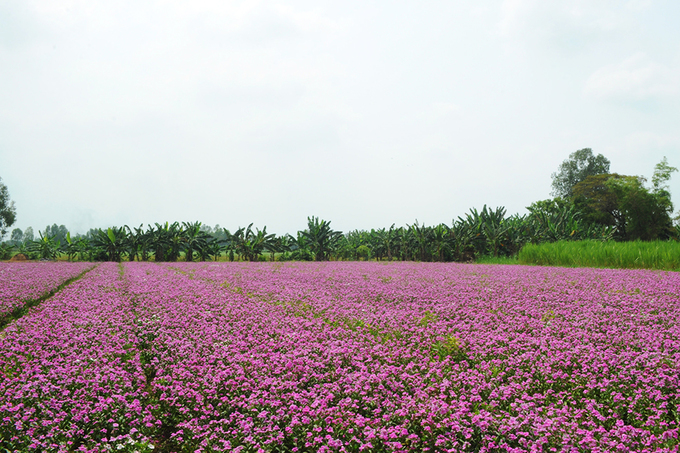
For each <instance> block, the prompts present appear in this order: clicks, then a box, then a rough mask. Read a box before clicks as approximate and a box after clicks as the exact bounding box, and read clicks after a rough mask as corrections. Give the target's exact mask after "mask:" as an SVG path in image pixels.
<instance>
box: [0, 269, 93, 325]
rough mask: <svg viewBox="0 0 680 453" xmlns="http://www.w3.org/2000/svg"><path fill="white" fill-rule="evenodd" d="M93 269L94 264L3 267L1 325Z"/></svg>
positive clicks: (0, 279)
mask: <svg viewBox="0 0 680 453" xmlns="http://www.w3.org/2000/svg"><path fill="white" fill-rule="evenodd" d="M90 267H92V264H90V263H57V262H39V263H23V262H17V263H0V322H1V321H2V320H3V319H4V318H5V317H6V316H8V315H10V314H11V313H12V312H13V311H14V310H17V309H20V308H21V307H23V306H24V305H25V304H26V303H27V302H31V301H34V300H36V299H39V298H41V297H45V296H46V295H48V294H49V293H50V292H51V291H54V290H56V289H57V288H58V287H59V285H61V284H63V283H64V282H66V281H67V280H69V279H71V278H74V277H76V276H78V275H79V274H81V273H82V272H84V271H85V270H87V269H88V268H90Z"/></svg>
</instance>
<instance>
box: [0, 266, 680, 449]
mask: <svg viewBox="0 0 680 453" xmlns="http://www.w3.org/2000/svg"><path fill="white" fill-rule="evenodd" d="M38 264H39V263H35V264H34V265H36V266H37V265H38ZM61 264H63V263H61ZM24 265H26V264H24ZM52 271H53V272H55V273H59V272H61V271H60V270H59V269H58V268H54V269H52ZM44 272H45V273H48V271H46V270H45V271H44ZM4 275H5V274H0V285H2V286H3V287H4V285H5V280H4V278H5V277H4ZM43 278H47V277H46V276H44V275H42V274H41V271H40V270H36V271H35V279H36V280H38V281H41V279H43ZM15 294H16V296H15V297H16V298H19V299H21V298H22V296H21V294H20V293H19V292H16V293H15ZM679 404H680V274H679V273H672V272H659V271H631V270H610V269H607V270H600V269H564V268H541V267H523V266H499V265H495V266H494V265H488V266H485V265H464V264H450V263H447V264H438V263H401V262H393V263H376V262H360V263H356V262H354V263H348V262H330V263H164V264H156V263H124V264H121V265H119V264H115V263H103V264H99V265H97V266H96V267H95V268H94V269H93V270H91V271H89V272H87V273H85V274H84V275H83V276H82V278H80V279H78V280H76V281H74V282H73V283H71V284H69V285H67V286H66V287H65V288H64V289H62V290H61V291H59V292H57V293H56V294H55V295H54V296H53V297H51V298H49V299H47V300H45V301H43V302H42V303H41V304H40V305H39V306H37V307H34V308H33V309H31V311H30V312H29V313H28V314H26V315H25V316H23V317H22V318H20V319H18V320H16V321H14V322H12V323H11V324H9V325H8V326H6V327H5V328H4V329H3V331H2V332H0V452H4V451H10V452H12V451H21V452H24V451H31V452H38V451H40V452H43V451H50V452H51V451H54V452H70V451H92V452H108V451H114V452H118V451H121V452H140V453H142V452H151V451H154V452H159V451H160V452H195V451H202V452H213V451H235V452H241V453H245V452H357V451H366V452H421V451H430V452H439V451H450V452H459V451H475V452H477V451H479V452H505V451H508V452H524V451H535V452H550V451H555V452H558V451H559V452H605V451H606V452H609V451H612V452H633V451H634V452H676V451H678V450H679V449H680V440H679V439H678V434H679V433H678V429H679V425H680V423H679V422H680V415H679V413H678V405H679Z"/></svg>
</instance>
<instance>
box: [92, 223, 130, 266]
mask: <svg viewBox="0 0 680 453" xmlns="http://www.w3.org/2000/svg"><path fill="white" fill-rule="evenodd" d="M127 239H128V234H127V231H125V228H124V227H111V228H107V229H106V231H104V230H96V233H95V235H94V238H93V239H92V243H93V245H94V246H95V247H96V248H99V249H101V250H102V251H103V254H104V259H105V260H106V261H120V260H121V259H122V256H123V254H124V253H125V250H126V249H127V246H128V244H127Z"/></svg>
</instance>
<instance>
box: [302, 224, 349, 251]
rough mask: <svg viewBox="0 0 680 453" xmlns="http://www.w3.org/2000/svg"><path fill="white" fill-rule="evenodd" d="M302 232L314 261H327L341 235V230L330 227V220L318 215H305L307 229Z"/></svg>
mask: <svg viewBox="0 0 680 453" xmlns="http://www.w3.org/2000/svg"><path fill="white" fill-rule="evenodd" d="M302 234H303V236H304V237H305V239H306V240H307V243H308V245H309V249H310V251H311V252H312V254H314V259H315V260H316V261H328V260H329V259H330V257H331V253H333V252H334V251H335V249H336V247H337V245H338V242H339V240H340V237H342V232H340V231H333V230H332V229H331V222H327V221H325V220H319V218H318V217H307V229H306V230H305V231H303V232H302Z"/></svg>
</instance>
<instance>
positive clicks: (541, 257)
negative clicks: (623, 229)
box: [518, 241, 680, 270]
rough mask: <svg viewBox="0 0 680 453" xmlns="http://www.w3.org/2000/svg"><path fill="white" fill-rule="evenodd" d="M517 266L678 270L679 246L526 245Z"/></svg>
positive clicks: (661, 243)
mask: <svg viewBox="0 0 680 453" xmlns="http://www.w3.org/2000/svg"><path fill="white" fill-rule="evenodd" d="M518 259H519V263H520V264H538V265H542V266H569V267H611V268H627V269H665V270H680V242H674V241H652V242H643V241H631V242H613V241H607V242H602V241H578V242H570V241H560V242H554V243H543V244H527V245H526V246H525V247H524V248H523V249H522V250H521V251H520V252H519V255H518Z"/></svg>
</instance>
